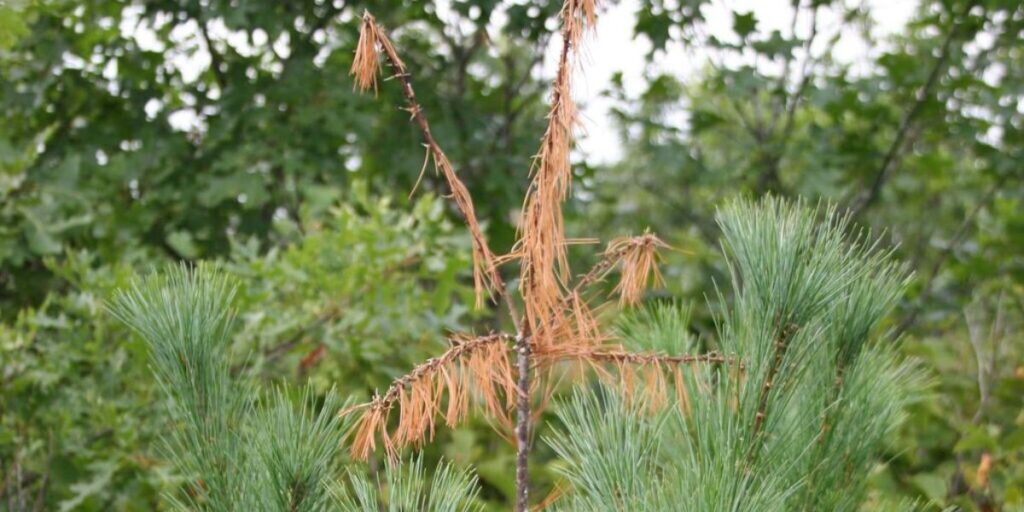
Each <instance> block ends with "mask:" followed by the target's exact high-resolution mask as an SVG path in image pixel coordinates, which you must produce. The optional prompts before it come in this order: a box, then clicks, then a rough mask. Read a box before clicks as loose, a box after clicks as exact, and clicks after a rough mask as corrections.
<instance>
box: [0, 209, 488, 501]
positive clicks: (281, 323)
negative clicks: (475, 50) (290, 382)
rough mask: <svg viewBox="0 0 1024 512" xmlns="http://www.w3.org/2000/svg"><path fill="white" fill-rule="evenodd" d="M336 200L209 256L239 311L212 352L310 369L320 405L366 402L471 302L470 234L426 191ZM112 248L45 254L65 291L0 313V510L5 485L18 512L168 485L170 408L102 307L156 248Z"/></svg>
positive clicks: (277, 369) (282, 369) (246, 364)
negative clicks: (3, 317) (118, 252)
mask: <svg viewBox="0 0 1024 512" xmlns="http://www.w3.org/2000/svg"><path fill="white" fill-rule="evenodd" d="M335 200H336V199H335V198H334V197H333V196H331V195H328V196H327V197H326V198H325V199H324V201H325V203H324V206H323V207H322V208H321V210H320V211H319V213H317V214H316V215H315V216H314V215H313V213H312V212H311V213H310V216H309V217H307V220H306V221H305V222H303V223H302V227H301V230H302V232H303V233H304V236H301V237H300V236H298V234H297V233H298V230H299V229H300V228H299V227H297V226H295V225H294V224H289V223H282V224H280V225H279V229H280V231H279V232H280V233H282V234H284V233H291V234H290V235H288V236H289V237H294V242H293V243H289V244H286V245H280V246H274V247H272V248H270V250H260V247H259V245H258V244H255V243H253V242H241V241H239V242H238V243H236V244H235V245H233V252H232V256H231V258H230V259H229V260H226V261H223V262H222V263H221V264H220V267H221V269H222V273H224V274H225V275H230V276H231V278H232V280H233V281H234V282H235V283H236V284H237V286H238V289H237V292H236V295H235V297H234V300H235V301H236V304H237V305H238V307H239V308H240V309H241V310H242V311H244V314H243V315H241V316H240V317H239V318H238V319H237V321H236V324H237V329H236V331H234V334H233V337H232V338H231V340H230V343H228V344H227V346H225V347H221V348H219V349H218V350H225V351H226V353H227V356H228V357H229V358H230V364H231V366H232V368H233V369H235V370H236V371H237V370H243V369H244V373H245V374H248V375H250V376H252V377H258V378H259V379H265V378H286V379H287V378H290V377H292V376H294V375H295V374H296V373H297V372H298V373H300V374H304V375H308V376H309V377H310V378H311V381H312V385H313V386H314V387H315V388H316V389H317V392H316V393H313V394H312V395H311V399H312V397H313V396H315V397H318V398H316V401H317V402H318V403H321V402H323V400H324V396H326V394H327V393H328V391H329V389H330V388H332V387H334V386H337V387H338V388H339V389H342V390H345V394H346V397H352V398H356V397H366V396H368V395H369V394H370V393H371V392H372V390H373V388H374V387H377V386H380V385H381V383H386V382H388V381H389V380H390V379H391V378H393V377H394V376H396V375H397V374H399V373H401V372H402V371H404V370H405V369H406V368H407V367H408V365H409V364H411V362H412V361H415V360H418V358H422V357H427V356H429V355H431V354H433V353H434V352H435V351H437V350H438V349H440V347H441V343H440V341H439V340H442V339H443V337H444V334H445V333H447V332H448V331H450V330H462V329H465V328H466V326H467V325H468V322H469V320H470V318H471V316H470V315H469V314H468V309H467V308H466V307H459V306H458V304H471V303H472V299H471V298H472V286H471V283H469V282H468V281H467V279H466V278H467V277H468V276H469V251H468V247H469V244H468V239H467V238H466V236H465V235H464V234H463V233H461V232H458V231H457V228H456V226H455V225H454V224H453V223H452V222H451V221H450V220H448V219H447V218H446V217H445V215H444V212H443V209H442V207H441V204H442V203H441V200H440V199H438V198H435V197H432V196H429V195H428V196H425V197H424V198H423V199H421V200H419V201H417V202H416V204H415V205H414V207H413V209H412V211H411V212H409V213H402V212H400V211H398V210H397V209H396V208H395V207H394V206H393V205H392V204H391V202H389V201H387V200H376V199H369V198H368V197H366V196H365V195H364V196H363V197H362V198H360V197H358V196H356V195H353V197H352V200H351V202H346V203H343V204H341V205H340V206H330V205H332V204H334V205H338V203H335ZM341 247H347V248H348V250H347V251H340V250H338V248H341ZM123 257H124V261H123V262H121V263H118V264H107V263H105V262H104V261H103V260H102V259H100V258H99V257H98V255H96V254H95V253H91V252H85V251H83V252H69V253H67V254H65V255H62V256H61V257H59V258H52V259H49V260H47V263H46V264H47V271H48V272H51V273H53V274H54V275H58V276H60V278H61V279H62V280H63V281H64V282H66V283H67V285H66V286H67V289H66V290H65V291H61V292H56V291H55V292H53V293H52V295H51V297H50V298H49V299H48V300H46V301H45V302H44V304H43V305H41V306H40V307H39V308H38V309H36V308H25V309H24V310H22V311H21V312H20V313H19V315H18V317H17V318H16V319H14V320H12V321H9V322H3V323H0V334H2V336H0V340H2V342H0V350H2V352H0V360H2V362H3V368H4V373H3V379H4V381H3V382H4V385H3V386H2V388H0V406H2V410H3V411H4V414H2V415H0V432H2V435H0V460H2V461H3V462H4V475H5V476H7V475H13V474H14V472H15V471H20V472H21V473H22V475H23V480H24V483H23V485H24V487H22V488H20V489H19V486H13V487H6V488H5V489H4V493H5V495H4V498H3V500H4V503H5V505H6V504H7V503H6V500H7V499H8V497H9V496H10V495H7V494H6V493H7V492H11V493H12V494H13V493H21V494H23V495H24V497H25V502H26V507H27V508H31V507H32V506H35V504H36V502H37V500H38V499H40V498H39V497H41V499H42V505H41V506H42V507H43V508H44V509H48V510H49V509H54V510H61V509H64V510H109V509H111V508H113V509H116V510H133V509H137V508H139V507H141V508H145V509H156V508H158V503H159V501H160V500H159V496H160V494H161V492H166V491H168V490H170V489H173V488H175V487H177V486H178V485H179V484H180V480H181V478H182V477H183V475H181V474H179V472H178V471H177V470H175V469H174V468H173V467H171V466H170V465H169V464H168V462H167V459H166V457H165V455H166V452H157V451H156V450H155V449H154V448H155V447H156V446H157V445H158V443H157V438H158V436H159V434H160V433H161V432H163V431H165V430H166V429H167V428H168V426H167V422H168V418H167V414H166V413H165V409H166V408H165V407H163V405H162V403H161V402H160V401H158V400H155V399H154V397H155V396H157V395H156V394H157V393H160V388H158V387H156V386H154V383H153V379H152V376H151V374H150V373H149V372H147V371H146V369H145V367H144V365H142V364H141V361H144V360H145V356H144V354H145V349H144V346H143V345H142V344H141V343H140V342H139V341H138V340H136V339H135V338H134V337H133V336H130V334H129V332H127V330H126V329H124V328H122V326H121V324H120V322H114V321H112V319H111V317H110V316H109V315H107V314H104V308H103V302H104V300H105V299H107V298H109V297H111V296H112V295H113V293H114V291H115V290H117V289H124V288H126V287H128V285H129V283H130V279H131V278H132V276H133V275H134V274H135V272H136V271H142V272H147V273H148V272H150V271H152V267H153V266H154V265H158V264H157V262H159V261H160V258H159V257H157V256H155V255H153V254H151V253H146V252H137V253H131V252H128V251H126V252H125V254H124V256H123ZM161 279H165V278H161ZM453 304H454V305H453ZM406 308H411V309H412V310H416V311H418V312H419V313H418V314H416V315H410V314H408V313H407V311H408V310H407V309H406ZM281 347H284V348H281ZM321 347H322V351H321V350H320V349H321ZM311 354H312V355H314V356H317V355H318V354H319V356H318V357H314V358H308V357H307V356H309V355H311ZM353 354H359V355H358V356H354V355H353ZM304 360H305V361H307V364H305V365H304V364H303V361H304ZM371 365H372V366H373V369H372V371H368V370H369V369H368V368H367V367H368V366H371ZM268 400H269V399H268ZM270 403H273V402H272V401H271V402H270ZM261 407H262V406H261ZM466 434H472V432H471V431H470V432H466ZM481 442H482V441H481V440H478V441H476V442H474V444H471V445H467V446H465V448H466V450H467V452H469V451H470V449H471V448H472V450H471V451H472V452H475V453H478V454H477V455H475V456H473V458H472V459H469V460H466V459H461V458H460V460H463V461H466V462H469V461H471V460H479V459H480V458H483V457H485V450H483V449H481V448H479V445H480V443H481ZM430 460H434V458H431V459H430ZM44 488H45V492H41V491H40V490H41V489H44ZM15 503H17V502H15ZM15 507H17V505H15ZM15 510H19V509H18V508H15Z"/></svg>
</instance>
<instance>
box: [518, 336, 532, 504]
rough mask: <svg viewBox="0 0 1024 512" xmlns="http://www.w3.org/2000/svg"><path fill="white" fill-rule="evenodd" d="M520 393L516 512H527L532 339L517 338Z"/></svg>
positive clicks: (528, 497) (525, 337) (528, 496)
mask: <svg viewBox="0 0 1024 512" xmlns="http://www.w3.org/2000/svg"><path fill="white" fill-rule="evenodd" d="M515 347H516V360H517V364H518V368H519V382H518V384H517V391H518V393H519V396H518V397H517V398H518V403H517V407H516V512H527V511H528V510H529V506H528V505H529V499H530V474H529V457H530V339H529V337H527V336H523V335H522V334H520V335H518V336H516V345H515Z"/></svg>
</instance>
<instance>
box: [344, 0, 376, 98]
mask: <svg viewBox="0 0 1024 512" xmlns="http://www.w3.org/2000/svg"><path fill="white" fill-rule="evenodd" d="M379 67H380V29H379V28H378V27H377V20H376V19H374V17H373V15H372V14H370V11H363V22H362V24H361V26H360V28H359V41H358V42H357V43H356V55H355V58H353V59H352V69H351V70H349V74H350V75H352V76H354V77H355V79H356V88H358V89H359V92H366V91H368V90H370V89H373V92H374V94H376V93H377V73H378V70H379Z"/></svg>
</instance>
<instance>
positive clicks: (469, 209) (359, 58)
mask: <svg viewBox="0 0 1024 512" xmlns="http://www.w3.org/2000/svg"><path fill="white" fill-rule="evenodd" d="M381 51H383V53H384V56H385V58H387V60H388V62H389V63H390V64H391V68H392V69H393V70H394V71H395V74H394V77H395V78H397V79H398V81H399V82H401V84H402V94H403V95H404V96H405V100H406V103H407V106H406V110H407V111H408V112H409V114H410V115H411V116H412V120H413V121H415V122H416V124H417V125H418V126H419V128H420V131H421V132H422V134H423V141H424V144H425V145H426V146H427V150H428V152H429V154H430V157H431V158H432V159H433V161H434V170H435V171H436V172H438V173H440V174H441V175H442V176H444V179H445V181H446V182H447V184H448V188H449V190H450V192H451V197H452V199H453V200H454V201H455V205H456V207H457V208H458V209H459V212H460V213H462V216H463V217H464V218H465V219H466V227H467V228H469V232H470V235H471V237H472V241H473V283H474V285H475V289H476V301H477V307H481V306H483V300H484V295H485V294H486V295H490V296H491V298H492V299H493V298H494V296H493V294H495V293H497V294H498V295H501V296H503V297H504V299H505V302H506V303H507V304H508V307H509V308H510V313H511V315H512V317H513V321H514V322H518V321H519V319H518V316H519V315H518V312H517V311H516V310H515V305H514V304H513V303H512V302H511V301H509V300H507V299H508V297H507V292H506V291H505V283H504V281H503V280H502V279H501V275H500V273H499V272H498V265H497V259H496V257H495V255H494V252H493V251H491V248H490V246H488V245H487V239H486V237H484V234H483V230H482V229H481V228H480V222H479V221H478V220H477V217H476V209H475V208H474V207H473V198H472V197H471V196H470V194H469V190H468V189H467V188H466V185H465V184H463V183H462V181H461V180H460V179H459V176H458V174H456V172H455V169H454V168H453V167H452V164H451V162H450V161H449V160H448V156H447V155H445V153H444V151H443V150H442V149H441V146H440V145H438V143H437V141H436V140H435V139H434V135H433V133H432V132H431V131H430V123H429V122H428V121H427V117H426V116H425V115H424V114H423V109H422V107H420V104H419V101H418V100H417V99H416V91H415V90H414V89H413V87H412V76H411V75H410V74H409V70H408V69H406V67H405V63H404V62H402V59H401V58H400V57H399V56H398V52H397V51H395V47H394V45H392V44H391V40H390V38H388V36H387V34H386V33H385V32H384V30H382V29H381V27H380V26H379V25H378V24H377V21H376V19H375V18H374V17H373V15H371V14H370V13H369V12H365V13H363V21H362V26H361V28H360V32H359V42H358V43H357V45H356V55H355V58H354V59H353V60H352V69H351V71H350V74H352V75H353V76H355V78H356V86H357V87H358V88H359V89H360V90H361V91H364V92H365V91H367V90H369V89H371V88H373V89H374V91H375V92H376V89H377V74H378V67H379V62H380V52H381ZM424 170H426V166H424ZM421 174H422V172H421Z"/></svg>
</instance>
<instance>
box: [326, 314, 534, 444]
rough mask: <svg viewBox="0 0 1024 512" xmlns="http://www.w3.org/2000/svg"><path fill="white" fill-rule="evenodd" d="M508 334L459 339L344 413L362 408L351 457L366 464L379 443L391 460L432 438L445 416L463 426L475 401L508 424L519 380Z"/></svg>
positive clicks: (451, 422)
mask: <svg viewBox="0 0 1024 512" xmlns="http://www.w3.org/2000/svg"><path fill="white" fill-rule="evenodd" d="M513 339H514V337H513V336H510V335H507V334H490V335H486V336H470V335H463V334H460V335H455V336H453V337H452V338H450V340H449V341H450V342H451V345H452V346H451V348H449V349H448V350H447V351H446V352H445V353H444V354H442V355H441V356H439V357H434V358H431V359H428V360H427V361H426V362H424V363H422V364H420V365H419V366H417V367H415V368H413V370H412V371H411V372H409V373H407V374H405V375H403V376H401V377H399V378H397V379H395V380H394V381H393V382H392V383H391V386H389V387H388V390H387V391H386V392H385V393H384V394H383V395H377V396H375V397H374V399H373V400H372V401H371V402H369V403H367V404H362V405H360V406H356V407H350V408H348V409H345V410H343V411H341V412H340V413H339V414H341V415H347V414H351V413H353V412H355V411H358V410H361V411H362V414H361V416H360V418H359V420H358V421H357V422H356V425H355V427H354V429H353V432H354V435H353V437H352V446H351V453H352V457H353V458H355V459H358V460H366V459H367V458H368V457H369V456H370V455H371V454H372V453H374V451H376V449H377V442H378V439H379V440H380V443H381V445H382V446H383V448H384V451H385V453H386V454H387V456H388V457H389V458H391V459H394V458H396V457H397V453H398V448H400V447H402V446H407V445H419V444H420V443H422V442H424V441H429V440H430V439H433V436H434V431H435V428H436V426H437V418H438V415H440V417H441V418H443V420H444V422H445V424H446V425H447V426H448V427H454V426H456V425H458V424H459V423H461V422H462V420H463V419H464V418H465V417H466V415H467V414H468V412H469V406H470V403H471V402H473V403H476V404H478V405H480V406H481V407H482V408H483V410H484V411H485V412H486V413H487V415H488V417H490V418H492V419H494V420H497V421H498V422H499V423H501V424H503V425H506V426H507V425H509V424H510V423H511V420H510V419H509V411H511V410H512V409H513V407H514V406H515V398H516V381H515V374H514V372H513V370H512V365H511V363H510V361H509V357H508V343H509V342H510V341H511V340H513ZM396 406H397V408H398V424H397V426H396V427H395V428H394V430H393V431H391V432H389V431H388V418H389V417H390V415H391V412H392V410H393V409H395V407H396Z"/></svg>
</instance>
